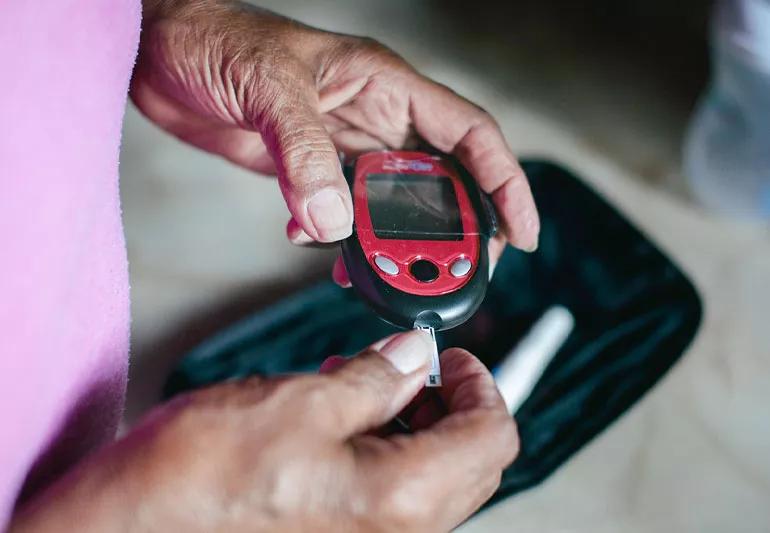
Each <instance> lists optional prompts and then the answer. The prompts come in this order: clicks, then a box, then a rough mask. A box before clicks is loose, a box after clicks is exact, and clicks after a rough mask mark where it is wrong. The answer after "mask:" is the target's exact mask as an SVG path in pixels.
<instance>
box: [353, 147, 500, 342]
mask: <svg viewBox="0 0 770 533" xmlns="http://www.w3.org/2000/svg"><path fill="white" fill-rule="evenodd" d="M345 174H346V177H347V179H348V182H349V184H350V186H351V190H352V193H353V210H354V216H353V220H354V225H353V226H354V227H353V234H352V235H351V236H350V237H349V238H348V239H346V240H345V241H343V243H342V255H343V259H344V261H345V267H346V268H347V271H348V275H349V277H350V281H351V283H352V284H353V287H354V288H355V289H356V290H357V291H358V292H359V294H360V295H361V296H362V297H363V298H364V299H365V300H366V302H367V303H368V304H369V305H370V306H371V307H372V308H373V309H374V310H375V311H376V312H377V313H378V314H379V315H380V316H381V317H382V318H384V319H385V320H387V321H388V322H391V323H393V324H395V325H397V326H400V327H403V328H414V327H431V328H434V329H436V330H441V329H448V328H451V327H454V326H457V325H459V324H461V323H462V322H464V321H465V320H467V319H468V318H469V317H470V316H471V315H472V314H473V313H474V312H475V311H476V309H477V308H478V306H479V305H480V304H481V301H482V300H483V299H484V295H485V294H486V289H487V284H488V281H489V258H488V252H487V243H488V240H489V239H490V238H491V237H492V236H493V235H494V233H495V231H496V229H497V227H496V219H495V215H494V209H493V208H492V204H491V202H490V201H489V199H488V197H487V196H486V195H485V194H484V193H483V192H481V191H480V190H479V188H478V186H477V185H476V182H475V180H474V179H473V178H472V177H471V176H470V174H469V173H468V172H467V171H466V170H465V169H464V168H463V167H462V166H461V165H460V164H459V162H458V161H457V160H456V159H454V158H452V157H450V156H447V155H441V154H440V155H436V154H428V153H424V152H407V151H384V152H370V153H366V154H363V155H361V156H359V157H358V158H357V159H355V160H354V161H351V162H350V163H349V164H347V165H346V166H345Z"/></svg>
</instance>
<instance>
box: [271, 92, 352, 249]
mask: <svg viewBox="0 0 770 533" xmlns="http://www.w3.org/2000/svg"><path fill="white" fill-rule="evenodd" d="M300 85H302V84H300ZM280 86H281V87H282V89H280V90H277V92H278V93H280V94H276V95H275V98H273V99H270V100H269V101H270V104H269V105H268V106H267V109H265V110H264V112H263V113H261V114H260V115H261V116H260V117H259V118H258V120H257V126H258V127H259V130H260V133H261V134H262V138H263V140H264V142H265V145H266V146H267V149H268V150H269V152H270V154H271V156H272V158H273V161H274V162H275V166H276V170H277V171H278V180H279V183H280V186H281V192H282V193H283V196H284V199H285V200H286V205H287V206H288V207H289V211H290V212H291V214H292V216H293V217H294V220H296V221H297V223H298V224H299V226H300V227H301V228H302V229H303V230H304V231H305V233H307V234H308V235H309V236H310V237H312V238H313V239H315V240H316V241H319V242H334V241H338V240H341V239H344V238H345V237H347V236H349V235H350V233H351V231H352V224H353V204H352V200H351V198H350V190H349V188H348V184H347V182H346V181H345V177H344V176H343V174H342V168H341V165H340V161H339V157H338V155H337V150H336V149H335V147H334V143H332V140H331V138H330V137H329V134H328V133H327V131H326V128H324V125H323V123H322V122H321V117H320V115H319V113H318V109H317V100H318V96H317V95H316V94H315V91H314V90H312V89H311V88H308V89H307V90H303V89H302V88H297V87H286V86H285V85H284V84H280Z"/></svg>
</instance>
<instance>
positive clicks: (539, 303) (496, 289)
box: [165, 161, 701, 503]
mask: <svg viewBox="0 0 770 533" xmlns="http://www.w3.org/2000/svg"><path fill="white" fill-rule="evenodd" d="M524 167H525V170H526V172H527V175H528V176H529V179H530V182H531V185H532V190H533V193H534V195H535V199H536V202H537V205H538V209H539V211H540V216H541V225H542V230H541V235H540V247H539V249H538V251H537V252H536V253H534V254H526V253H523V252H519V251H517V250H514V249H511V248H509V249H508V250H506V252H505V253H504V254H503V257H502V258H501V259H500V262H499V263H498V265H497V269H496V271H495V275H494V278H493V279H492V283H491V285H490V287H489V290H488V292H487V296H486V299H485V301H484V303H483V305H482V307H481V308H480V309H479V311H478V312H477V313H476V315H475V316H474V317H473V318H472V319H471V320H470V321H468V322H467V323H465V324H463V325H462V326H459V327H457V328H455V329H453V330H449V331H446V332H442V333H440V334H439V335H438V342H439V348H443V347H447V346H461V347H463V348H467V349H468V350H470V351H471V352H473V353H475V354H476V355H477V356H478V357H479V358H481V359H482V360H483V361H484V362H485V363H486V364H487V365H488V366H489V367H490V368H493V367H495V366H496V365H497V363H498V362H499V361H500V360H501V358H503V357H504V356H505V355H506V354H507V353H508V351H509V350H510V349H511V348H512V347H513V346H515V345H516V343H517V341H518V340H519V339H520V338H521V337H522V336H523V335H524V334H525V333H526V332H527V330H528V329H529V328H530V327H531V326H532V324H533V323H534V322H535V321H536V320H537V319H538V318H539V317H540V316H541V315H542V314H543V312H544V311H545V310H546V309H547V308H549V307H550V306H552V305H554V304H561V305H563V306H565V307H566V308H568V309H569V310H570V311H571V312H572V314H573V315H574V317H575V328H574V330H573V331H572V333H571V334H570V336H569V338H568V339H567V341H566V342H565V344H564V345H563V346H562V347H561V349H560V350H559V352H558V353H557V355H556V357H555V358H554V359H553V361H552V362H551V363H550V365H549V366H548V367H547V369H546V371H545V373H544V374H543V376H542V378H541V380H540V381H539V382H538V384H537V386H536V387H535V389H534V391H533V392H532V395H531V396H530V397H529V399H528V400H527V401H526V402H525V403H524V404H523V405H522V406H521V408H520V409H519V410H518V412H517V413H516V420H517V422H518V426H519V432H520V436H521V452H520V455H519V457H518V458H517V459H516V461H515V462H514V463H513V464H512V465H511V466H510V467H509V468H508V469H507V470H506V471H505V473H504V475H503V479H502V483H501V485H500V488H499V489H498V491H497V493H496V494H495V496H494V497H493V498H492V500H490V503H494V502H496V501H499V500H501V499H503V498H505V497H507V496H510V495H512V494H514V493H516V492H518V491H521V490H523V489H526V488H528V487H531V486H533V485H535V484H537V483H539V482H540V481H542V480H543V479H545V478H546V477H547V476H548V475H550V474H551V473H552V472H554V471H555V470H556V469H557V468H558V467H559V466H560V465H561V464H563V463H564V462H565V461H567V460H568V459H569V458H570V456H572V455H573V454H574V453H575V452H577V451H578V450H579V449H580V448H581V447H582V446H584V445H585V444H586V443H587V442H588V441H589V440H591V439H592V438H593V437H594V436H596V435H597V434H598V433H599V432H600V431H602V430H603V429H605V428H606V427H607V426H608V425H609V424H610V423H612V422H613V421H614V420H615V419H616V418H618V416H620V415H621V414H622V413H623V412H624V411H625V410H627V409H628V408H629V407H630V406H631V405H633V404H634V402H636V401H637V400H639V399H640V398H641V396H642V395H643V394H644V393H645V392H646V391H647V390H649V389H650V388H651V387H652V386H653V385H654V384H655V383H656V382H657V381H658V380H659V379H660V378H661V376H662V375H663V374H664V373H665V372H666V371H667V370H668V369H669V368H670V367H671V366H672V365H673V364H674V362H676V360H677V359H678V358H679V357H680V356H681V355H682V353H683V352H684V350H685V349H686V347H687V346H688V344H689V343H690V342H691V341H692V339H693V337H694V335H695V332H696V330H697V329H698V325H699V323H700V318H701V303H700V299H699V297H698V295H697V293H696V291H695V289H694V287H693V285H692V284H691V283H690V281H689V280H688V279H687V277H685V275H684V274H683V273H682V272H681V271H680V270H679V269H678V268H677V267H676V266H675V265H674V264H673V263H672V262H671V260H670V259H668V258H667V257H666V256H665V255H663V254H662V253H661V252H660V250H658V249H657V248H656V247H655V246H654V245H653V244H652V243H651V242H650V241H649V240H648V239H647V238H645V236H644V235H642V234H641V233H640V232H639V231H638V230H637V229H636V228H634V227H633V226H632V225H631V224H630V223H629V222H628V221H627V220H625V219H624V218H623V217H622V216H621V215H620V214H619V213H618V212H617V211H616V210H615V209H613V208H612V207H611V206H610V205H608V204H607V202H605V201H604V200H603V199H602V198H600V197H599V196H598V195H597V194H596V193H595V192H593V191H592V190H591V189H589V188H588V187H587V186H586V185H584V184H583V183H582V182H581V181H580V180H578V179H577V178H576V177H574V176H573V175H571V174H570V173H569V172H568V171H566V170H564V169H562V168H560V167H559V166H556V165H554V164H551V163H546V162H537V161H530V162H527V163H525V164H524ZM393 331H394V328H393V327H392V326H390V325H388V324H386V323H385V322H383V321H382V320H380V319H378V318H377V317H376V316H375V315H374V314H373V313H372V312H371V311H370V310H369V309H368V308H367V307H366V306H365V305H364V304H363V303H362V302H361V301H360V300H359V299H358V298H357V297H356V295H355V293H354V292H353V291H350V290H343V289H340V288H338V287H336V286H335V285H333V284H332V283H331V282H329V283H324V284H321V285H317V286H314V287H312V288H309V289H307V290H304V291H302V292H299V293H298V294H296V295H294V296H293V297H290V298H288V299H286V300H284V301H282V302H280V303H278V304H277V305H273V306H271V307H269V308H266V309H264V310H261V311H259V312H257V313H256V314H254V315H252V316H251V317H248V318H246V319H245V320H243V321H241V322H239V323H237V324H235V325H234V326H232V327H230V328H229V329H226V330H224V331H222V332H221V333H219V334H218V335H215V336H214V337H212V338H210V339H209V340H207V341H206V342H204V343H203V344H201V345H200V346H199V347H197V348H196V349H194V350H193V351H192V352H190V353H189V354H188V355H187V356H186V357H185V358H184V359H183V360H182V361H181V363H180V364H179V366H178V367H177V369H176V370H175V371H174V372H173V373H172V375H171V376H170V377H169V379H168V381H167V383H166V388H165V393H166V396H167V397H168V396H173V395H174V394H177V393H179V392H181V391H184V390H189V389H193V388H197V387H201V386H204V385H208V384H211V383H215V382H218V381H223V380H227V379H231V378H238V377H245V376H249V375H254V374H261V375H275V374H285V373H292V372H305V371H307V372H314V371H317V370H318V367H319V365H320V364H321V362H322V361H323V360H324V359H325V358H326V357H327V356H328V355H331V354H344V355H348V354H353V353H355V352H357V351H359V350H360V349H362V348H363V347H365V346H367V345H368V344H370V343H371V342H373V341H374V340H376V339H379V338H381V337H384V336H386V335H388V334H390V333H392V332H393Z"/></svg>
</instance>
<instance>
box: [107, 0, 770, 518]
mask: <svg viewBox="0 0 770 533" xmlns="http://www.w3.org/2000/svg"><path fill="white" fill-rule="evenodd" d="M261 3H262V5H267V6H269V7H272V8H274V9H276V10H278V11H281V12H283V13H286V14H290V15H293V16H296V17H298V18H300V19H302V20H303V21H305V22H309V23H312V24H316V25H320V26H323V27H325V28H329V29H334V30H338V31H345V32H352V33H359V34H370V35H374V36H376V37H378V38H379V39H381V40H383V41H385V42H387V43H388V44H390V45H391V46H393V47H394V48H396V49H397V50H398V51H399V52H401V53H402V54H403V55H404V56H406V57H407V58H408V59H409V60H411V61H412V62H413V63H415V64H416V65H417V66H418V67H419V68H420V69H422V70H423V71H425V72H427V73H429V74H430V75H432V76H434V77H436V78H438V79H440V80H441V81H443V82H445V83H447V84H449V85H451V86H452V87H454V88H455V89H456V90H458V91H459V92H460V93H462V94H464V95H466V96H468V97H470V98H472V99H474V100H475V101H477V102H478V103H480V104H481V105H483V106H484V107H485V108H487V109H488V110H489V111H490V112H492V113H493V114H494V115H495V116H496V117H497V118H498V120H499V121H500V123H501V125H502V127H503V129H504V131H505V133H506V135H507V137H508V139H509V140H510V141H511V143H512V145H513V146H514V147H515V149H516V150H517V152H518V153H520V154H522V155H539V156H547V157H550V158H552V159H555V160H557V161H560V162H562V163H564V164H566V165H568V166H570V167H571V168H573V169H574V170H575V171H577V172H578V173H579V174H580V175H582V176H584V177H585V178H586V179H587V180H588V181H589V182H591V183H592V184H593V185H594V186H596V187H597V188H598V189H599V190H600V191H601V192H603V193H604V194H605V195H607V196H608V197H609V198H610V199H611V200H612V201H614V202H615V203H616V204H617V205H619V206H620V207H621V209H622V210H623V211H624V212H625V213H626V214H627V215H628V216H629V217H630V218H631V219H632V220H634V221H635V222H636V223H637V224H638V225H639V226H640V227H642V228H643V229H644V230H645V231H646V232H647V233H648V234H649V235H650V236H651V237H652V238H653V239H654V240H655V241H656V242H657V243H659V245H660V246H661V247H663V248H664V249H665V250H666V251H667V252H668V253H670V254H671V256H673V257H674V258H676V260H677V261H678V262H679V263H680V264H681V265H682V266H683V267H684V269H685V270H686V271H687V272H689V273H690V274H691V275H692V277H693V279H694V280H695V282H696V284H697V285H698V287H699V288H700V290H701V291H702V294H703V297H704V300H705V304H706V315H705V321H704V326H703V329H702V331H701V334H700V335H699V337H698V339H697V341H696V343H695V345H694V346H693V348H692V349H691V350H690V352H689V353H688V354H687V356H686V357H685V358H684V360H683V361H682V362H681V364H679V365H678V366H677V367H676V368H675V369H674V370H673V371H672V372H671V373H670V374H669V376H668V377H667V378H666V379H665V380H664V381H663V383H661V384H660V385H659V386H658V387H657V388H656V389H655V390H654V391H653V392H652V393H651V394H649V395H648V396H647V397H645V398H644V400H643V401H642V402H641V403H640V404H639V405H638V406H636V407H635V408H634V409H633V410H632V411H631V412H630V413H629V414H628V415H627V416H625V417H624V418H622V419H621V420H620V421H619V422H618V423H617V424H615V425H614V426H612V427H611V428H610V429H609V430H608V431H607V432H606V433H604V434H603V435H602V436H601V437H599V438H598V439H596V440H595V441H594V442H593V443H591V444H590V445H589V446H588V447H587V448H586V449H585V450H583V451H582V452H581V453H580V454H579V455H578V456H577V457H576V458H575V459H573V460H572V461H571V462H570V463H569V464H568V465H566V466H565V467H564V468H562V469H561V470H560V471H559V472H558V473H556V474H555V475H554V476H553V477H552V478H551V479H549V480H548V481H547V482H546V483H544V484H543V485H542V486H540V487H538V488H536V489H534V490H531V491H529V492H527V493H525V494H523V495H521V496H518V497H515V498H512V499H510V500H508V501H506V502H505V503H502V504H499V505H497V506H496V507H494V508H493V509H491V510H490V511H488V512H485V513H484V514H482V515H480V516H479V517H477V518H475V519H474V520H472V521H471V522H470V523H468V524H466V525H465V526H463V527H462V528H461V529H462V531H464V532H476V531H501V532H502V531H575V532H582V531H585V532H604V531H607V532H610V531H612V532H614V531H677V532H679V531H683V532H744V531H745V532H760V531H770V506H768V502H770V414H769V413H768V411H769V410H770V409H769V408H770V327H768V326H769V325H770V312H768V307H767V302H769V301H770V232H768V229H767V227H761V226H757V225H748V224H739V223H734V222H730V221H727V220H723V219H719V218H718V217H716V216H713V215H711V214H708V213H706V212H703V211H701V210H699V209H698V208H696V207H695V206H693V205H692V204H691V203H690V202H689V201H687V200H686V198H684V196H683V195H682V194H681V193H680V192H677V191H681V190H683V187H682V186H681V183H682V180H681V176H680V175H679V171H678V168H679V161H678V149H679V139H680V133H681V126H682V121H683V120H684V117H686V115H687V113H688V112H689V109H688V108H687V107H686V106H684V107H683V106H682V105H681V103H678V102H677V101H673V102H672V99H670V98H669V97H668V96H669V95H668V94H667V93H666V92H665V91H661V90H659V89H658V88H656V87H655V85H654V84H649V83H647V84H645V83H634V80H633V77H632V76H631V78H626V79H620V80H618V79H617V77H614V76H609V75H607V72H609V73H612V72H613V70H612V69H613V68H614V66H613V65H611V64H610V65H608V66H607V69H606V71H605V70H602V68H600V66H599V67H596V68H595V69H594V71H593V72H575V70H574V69H573V70H570V69H566V70H565V72H569V73H570V76H572V77H571V78H570V83H571V85H570V86H571V87H572V88H574V90H570V91H567V92H566V94H565V95H564V100H562V101H560V102H559V105H560V106H567V107H570V109H571V110H572V112H571V113H569V114H566V115H563V114H559V113H554V112H552V111H553V108H552V107H549V100H548V98H551V97H552V92H549V91H542V92H538V91H536V90H535V89H536V88H537V86H538V83H542V80H541V79H540V78H538V77H537V76H530V75H529V72H532V71H530V70H528V68H527V67H529V68H535V67H533V65H532V64H533V63H534V62H533V61H531V60H530V61H524V60H521V61H520V60H517V59H516V57H525V58H526V54H525V53H521V52H520V53H519V54H518V55H514V56H513V59H510V64H504V65H498V70H495V71H493V70H486V69H487V67H485V66H484V67H479V65H472V64H469V63H468V62H467V60H462V61H461V60H458V59H457V58H456V57H455V56H453V54H452V47H451V46H445V44H446V38H447V36H446V33H445V32H443V31H440V30H435V28H434V27H433V26H431V21H432V18H431V17H432V15H433V12H432V11H431V9H430V8H429V6H431V5H434V4H431V3H429V2H425V3H419V6H421V7H419V8H418V7H415V5H412V4H417V3H411V2H408V1H407V0H397V1H391V2H388V3H384V2H376V1H375V0H368V1H367V2H361V1H356V0H316V1H314V2H312V3H310V2H302V1H300V0H283V1H279V0H271V1H269V2H261ZM362 6H365V9H364V7H362ZM383 21H387V24H385V23H383ZM504 57H508V56H504ZM501 69H509V70H510V71H512V72H514V73H516V84H514V85H511V84H510V83H508V79H509V74H510V73H508V72H507V70H506V71H505V72H503V70H501ZM619 90H622V91H624V92H623V94H624V96H623V97H622V98H617V97H613V98H605V96H607V95H608V94H616V93H617V92H618V91H619ZM604 93H606V94H604ZM533 94H534V96H533ZM538 95H541V96H538ZM607 102H609V103H607ZM649 109H657V110H660V113H650V112H649V111H648V110H649ZM121 168H122V176H123V181H122V194H123V205H124V219H125V226H126V234H127V239H128V247H129V259H130V266H131V281H132V296H133V350H132V369H131V382H130V385H129V408H128V413H127V419H128V421H129V422H130V421H131V420H134V419H135V418H136V416H137V415H138V414H140V413H141V412H143V411H144V410H145V409H147V407H149V406H150V405H152V404H153V403H154V402H155V401H157V398H158V392H159V387H160V384H161V383H162V380H163V377H164V375H165V372H166V371H167V369H168V368H169V366H170V365H171V364H172V361H173V359H174V358H175V357H177V356H178V355H179V354H180V353H182V352H183V351H184V350H185V349H186V348H189V347H190V346H191V345H193V344H195V342H197V341H198V340H200V339H201V338H203V337H204V336H205V335H206V334H208V333H210V332H211V331H213V330H215V329H217V328H218V327H220V326H222V325H223V324H225V323H227V322H228V321H230V320H232V319H234V318H237V317H238V316H242V315H243V314H245V313H247V312H248V311H249V309H253V308H254V307H255V306H257V305H259V304H261V303H264V302H266V301H272V300H275V299H276V298H279V297H280V296H281V295H283V294H286V293H288V292H290V291H291V290H292V289H293V288H294V287H298V286H301V285H302V284H303V283H306V282H307V281H308V280H309V279H315V278H317V277H319V276H323V275H326V269H327V268H328V267H329V265H330V264H331V260H332V256H331V254H330V253H327V252H320V251H317V250H311V251H308V250H299V249H296V248H293V247H291V246H290V245H288V244H287V243H286V242H285V240H284V237H283V228H284V224H285V221H286V218H287V215H286V212H285V208H284V206H283V204H282V200H281V197H280V194H279V193H278V190H277V187H276V186H275V183H274V182H273V181H272V180H270V179H266V178H261V177H255V176H252V175H249V174H247V173H246V172H244V171H241V170H238V169H235V168H233V167H232V166H229V165H227V164H226V163H224V162H222V161H220V160H217V159H214V158H211V157H209V156H206V155H204V154H201V153H199V152H196V151H194V150H191V149H189V148H187V147H185V146H182V145H181V144H180V143H178V142H176V141H175V140H173V139H171V138H169V137H167V136H165V135H164V134H162V133H160V132H159V131H158V130H156V129H155V128H154V127H153V126H151V125H150V124H148V123H147V121H146V120H144V119H143V118H142V117H140V116H139V115H138V114H137V113H136V111H135V110H133V109H129V111H128V114H127V119H126V126H125V138H124V142H123V152H122V158H121ZM672 191H674V192H672Z"/></svg>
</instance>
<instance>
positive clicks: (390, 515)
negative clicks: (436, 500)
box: [373, 478, 431, 530]
mask: <svg viewBox="0 0 770 533" xmlns="http://www.w3.org/2000/svg"><path fill="white" fill-rule="evenodd" d="M373 500H374V501H373V507H374V509H373V511H374V515H375V516H377V517H379V519H380V520H381V521H382V523H386V524H392V525H393V526H398V527H400V528H405V529H407V530H413V529H414V528H415V526H418V525H419V524H424V523H426V522H427V521H428V520H429V519H430V516H431V510H430V509H431V506H430V503H429V502H428V501H426V498H425V495H424V494H423V493H422V491H421V490H420V487H418V486H417V483H414V482H412V481H409V480H404V479H398V478H393V479H391V480H390V481H389V482H388V483H387V484H385V485H383V486H381V488H380V490H379V492H378V493H377V494H376V495H375V496H374V498H373Z"/></svg>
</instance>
